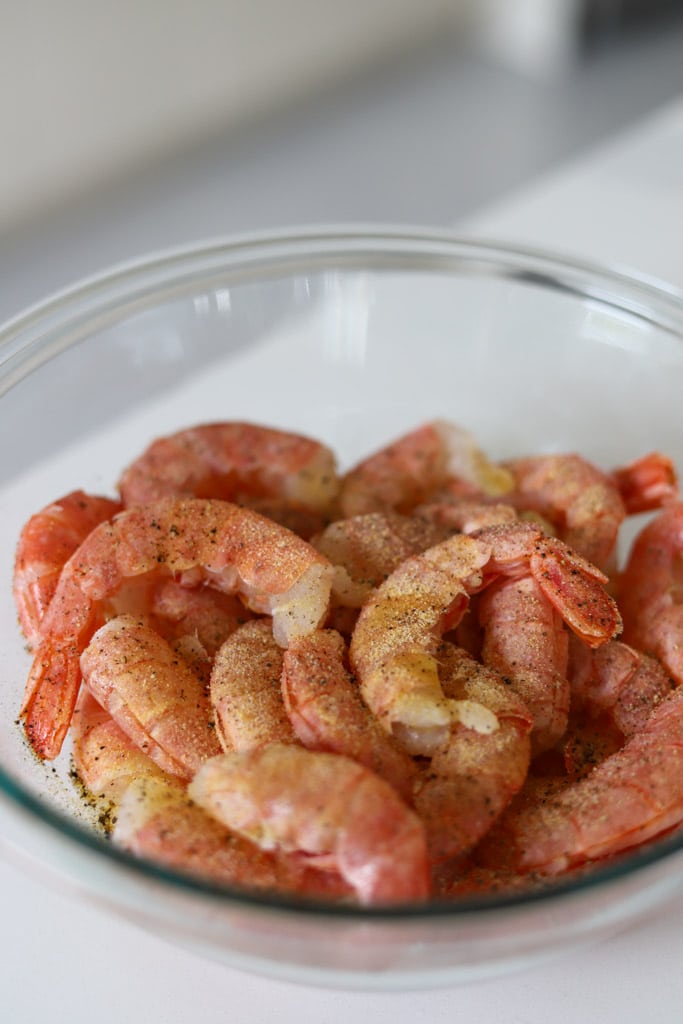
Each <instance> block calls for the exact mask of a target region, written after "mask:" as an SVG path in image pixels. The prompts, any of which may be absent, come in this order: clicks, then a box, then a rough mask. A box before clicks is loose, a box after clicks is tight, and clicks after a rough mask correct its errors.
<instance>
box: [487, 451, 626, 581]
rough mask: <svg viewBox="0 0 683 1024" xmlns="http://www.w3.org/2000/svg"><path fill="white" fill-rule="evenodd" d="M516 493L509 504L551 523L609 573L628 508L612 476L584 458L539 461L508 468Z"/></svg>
mask: <svg viewBox="0 0 683 1024" xmlns="http://www.w3.org/2000/svg"><path fill="white" fill-rule="evenodd" d="M505 466H506V468H507V469H509V470H510V472H511V473H512V475H513V477H514V480H515V489H514V490H513V491H512V492H511V493H510V494H507V495H506V498H505V500H506V501H507V502H509V503H510V504H512V505H514V506H515V507H516V508H518V509H531V510H534V511H536V512H539V513H540V514H541V515H542V516H544V517H545V518H546V519H548V520H549V521H550V522H551V523H553V525H554V526H555V527H556V528H557V530H558V531H559V536H560V537H561V538H562V540H563V541H564V542H565V543H566V544H567V545H568V546H569V547H570V548H572V550H573V551H576V552H577V554H579V555H583V557H584V558H586V559H588V561H589V562H592V563H593V564H594V565H597V566H598V567H599V568H603V567H604V566H605V565H607V564H608V562H609V559H610V556H611V554H612V552H613V550H614V547H615V544H616V540H617V534H618V532H619V527H620V526H621V524H622V522H623V521H624V518H625V516H626V508H625V507H624V502H623V501H622V498H621V494H620V493H619V489H618V487H617V486H616V484H615V483H614V481H613V479H612V478H611V477H610V476H609V474H607V473H603V472H602V470H600V469H598V468H597V466H594V465H592V463H590V462H587V461H586V459H584V458H582V457H581V456H580V455H573V454H571V455H538V456H530V457H528V458H521V459H513V460H511V461H509V462H506V463H505Z"/></svg>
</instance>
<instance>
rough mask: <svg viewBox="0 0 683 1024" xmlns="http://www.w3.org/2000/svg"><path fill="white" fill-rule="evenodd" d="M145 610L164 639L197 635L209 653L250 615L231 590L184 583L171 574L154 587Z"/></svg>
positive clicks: (169, 639) (179, 638)
mask: <svg viewBox="0 0 683 1024" xmlns="http://www.w3.org/2000/svg"><path fill="white" fill-rule="evenodd" d="M148 610H149V615H150V618H151V620H152V621H153V623H154V627H155V629H156V630H157V631H158V632H159V633H161V635H162V636H163V637H164V638H165V639H166V640H168V641H170V642H172V641H175V640H181V639H182V638H183V637H187V636H191V637H196V639H197V640H198V641H199V643H200V644H201V646H202V647H203V648H204V650H205V651H206V653H207V654H208V655H209V656H210V657H213V655H214V654H215V653H216V651H217V650H218V648H219V647H220V646H221V644H222V643H223V641H224V640H226V639H227V638H228V637H229V636H230V634H231V633H234V632H235V630H236V629H237V627H238V626H240V625H241V624H242V623H243V622H246V621H247V620H248V619H250V618H251V613H250V612H249V611H248V609H247V608H245V607H244V605H243V604H242V602H241V601H240V599H239V598H238V597H237V596H236V595H234V594H222V593H221V592H220V591H219V590H213V589H212V588H211V587H202V586H200V587H184V586H183V585H182V584H181V583H177V582H176V581H175V580H174V579H170V578H169V579H162V580H160V582H159V584H158V586H156V587H154V589H153V591H152V594H151V596H150V599H149V604H148Z"/></svg>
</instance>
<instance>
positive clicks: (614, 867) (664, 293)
mask: <svg viewBox="0 0 683 1024" xmlns="http://www.w3.org/2000/svg"><path fill="white" fill-rule="evenodd" d="M416 261H417V262H419V266H416ZM198 264H201V269H200V267H199V266H198ZM361 265H362V266H363V267H365V268H370V269H374V270H378V269H389V268H391V269H398V268H401V267H404V268H405V269H411V270H416V269H420V270H424V271H425V272H427V271H433V270H434V269H437V268H438V269H440V270H441V271H442V272H448V271H451V272H452V271H454V270H460V271H462V270H463V268H464V267H465V266H466V265H469V266H470V268H471V270H474V271H476V272H481V271H482V270H483V269H485V270H486V272H487V273H488V275H489V276H504V277H510V278H513V279H515V280H518V281H519V280H521V281H522V282H528V283H529V284H534V285H537V286H543V287H547V288H551V289H553V290H556V291H561V292H565V293H569V294H574V295H577V296H581V297H584V298H587V299H591V300H594V301H597V302H600V303H602V304H605V305H608V306H613V307H615V308H618V309H621V310H623V311H626V312H628V313H629V314H631V315H633V316H635V317H637V318H639V319H643V320H645V321H648V322H651V323H653V324H656V325H657V326H658V327H659V328H660V329H663V330H664V331H666V332H668V333H671V334H674V335H675V336H677V337H679V338H681V340H682V341H683V292H681V291H680V290H678V289H676V288H674V287H673V286H672V285H669V284H668V283H666V282H664V281H659V280H656V279H654V278H652V277H650V276H648V275H644V274H637V273H635V272H633V271H631V270H630V269H629V270H626V269H624V268H612V267H606V266H601V265H600V264H597V263H596V264H594V263H591V262H589V261H582V260H574V259H572V258H571V257H563V256H561V255H558V254H555V253H548V252H546V251H544V250H541V249H534V248H532V247H517V246H513V245H510V244H507V243H499V242H491V241H488V240H480V239H468V238H462V237H460V236H458V235H457V234H455V233H452V232H448V231H437V230H432V229H429V230H425V229H422V228H412V227H410V226H405V227H401V228H395V227H387V226H384V225H370V226H368V225H361V226H355V225H344V226H342V227H340V226H337V225H333V226H329V227H326V226H316V227H314V228H302V229H300V230H297V231H291V230H287V231H281V232H272V233H268V234H261V233H259V234H245V235H241V236H235V237H233V238H230V239H217V240H214V241H208V242H206V241H205V242H202V243H199V244H191V245H188V246H183V247H179V248H176V249H172V250H168V251H165V252H162V253H158V254H154V255H151V256H148V257H145V258H143V259H140V260H135V261H131V262H128V263H125V264H120V265H117V266H115V267H113V268H111V269H110V270H107V271H104V272H103V273H101V274H97V275H94V276H92V277H90V278H87V279H85V280H83V281H82V282H80V283H78V284H76V285H74V286H72V287H69V288H66V289H64V290H62V291H59V292H57V293H55V294H54V295H52V296H50V297H48V298H47V299H45V300H44V301H42V302H40V303H37V304H35V305H34V306H32V307H30V308H29V309H28V310H26V311H25V312H23V313H21V314H19V315H18V316H16V317H13V318H12V319H11V320H9V321H7V322H6V323H4V324H3V325H0V394H3V393H4V391H6V390H8V389H9V388H11V387H12V386H13V384H14V383H16V382H17V381H18V380H20V379H23V377H24V376H26V374H27V373H28V372H30V371H31V369H33V366H32V365H30V360H29V359H27V358H26V356H27V353H29V354H30V352H31V349H33V348H35V347H38V348H41V347H43V346H45V345H47V344H48V341H49V338H50V337H51V336H53V335H55V334H59V333H60V332H62V331H63V330H64V328H65V326H66V325H67V324H69V323H70V321H71V320H72V319H73V313H72V314H71V316H70V315H69V310H70V309H71V308H72V307H73V306H74V305H75V304H79V303H80V304H81V306H82V308H81V309H80V311H79V314H78V318H77V320H78V322H79V323H81V324H82V326H83V327H85V325H86V324H87V325H88V327H89V329H90V330H91V329H92V326H93V323H92V321H93V317H94V316H95V315H96V314H97V315H99V316H100V317H103V316H104V315H106V314H107V312H108V311H109V316H110V319H111V320H115V319H118V318H120V316H121V314H122V313H123V312H126V313H128V312H130V311H131V310H132V309H138V308H144V307H145V306H146V305H148V304H149V303H150V302H151V301H152V300H154V301H158V300H159V298H160V297H162V296H164V294H168V295H171V294H173V295H178V294H182V292H183V291H184V290H186V289H187V288H189V287H190V286H192V285H193V284H194V283H196V282H197V281H198V280H202V281H204V282H206V280H207V273H208V272H211V274H212V275H214V276H216V277H219V276H220V279H221V280H225V274H226V272H231V273H232V274H233V275H236V277H237V278H238V279H239V280H240V281H242V280H245V279H257V278H259V277H263V276H265V274H266V273H267V272H270V273H273V272H277V273H279V274H281V273H283V272H290V271H291V270H292V269H294V268H296V267H299V268H300V269H303V268H306V269H308V270H320V269H322V268H329V267H330V266H334V267H353V266H361ZM170 271H173V272H174V274H175V277H173V278H172V281H173V282H174V283H173V285H172V286H171V285H170V284H169V281H168V274H169V272H170ZM141 279H142V280H141ZM136 281H138V284H139V286H138V289H137V291H133V292H131V290H130V284H132V283H134V282H136ZM181 282H182V287H181ZM162 283H163V287H162ZM624 292H628V293H630V299H631V301H630V303H629V302H627V301H626V297H625V295H624ZM121 294H127V295H128V297H129V301H128V304H127V305H126V306H124V307H122V306H121V305H120V297H121ZM114 310H116V311H117V315H116V316H114V315H113V311H114ZM51 321H52V322H51ZM105 322H108V321H105ZM27 335H29V337H27ZM76 340H78V335H76V336H74V337H73V338H72V339H71V340H69V342H68V344H63V345H62V346H61V348H68V347H69V346H70V345H71V344H74V343H75V341H76ZM61 348H58V349H57V350H56V351H60V350H61ZM54 354H55V351H49V352H48V353H47V354H44V358H42V359H39V360H37V361H36V362H35V365H40V363H41V362H43V361H45V359H47V358H50V357H51V356H52V355H54ZM18 356H23V357H24V363H28V364H29V365H27V366H25V369H24V372H23V373H21V374H20V375H19V376H17V378H16V380H11V379H10V381H9V385H8V387H3V383H4V381H5V379H6V378H8V377H10V378H11V363H12V360H14V359H15V357H18ZM0 794H2V796H3V797H4V798H5V799H6V800H7V801H8V802H9V803H10V804H11V805H13V806H14V808H15V809H16V808H19V809H20V810H21V811H23V812H24V813H25V814H28V815H29V816H30V817H31V818H32V819H33V818H35V819H37V821H38V823H40V824H41V825H42V826H45V827H46V828H47V829H48V830H56V831H57V832H58V833H60V835H61V836H62V837H66V838H67V839H68V840H71V841H73V842H75V843H77V844H78V845H79V846H80V847H82V848H85V849H87V850H89V851H90V852H92V853H96V854H98V855H102V856H105V857H107V858H109V860H110V861H111V862H112V863H115V864H117V865H118V866H119V867H120V868H122V869H124V870H126V871H128V872H132V873H133V874H134V875H135V876H139V877H141V878H142V877H147V878H151V879H156V880H158V881H162V882H169V883H171V884H172V885H174V886H176V887H178V888H180V889H183V890H185V891H187V892H191V893H196V894H197V895H203V896H206V897H210V898H211V899H216V898H219V899H221V900H224V901H226V902H227V903H228V904H236V905H242V906H250V907H253V908H254V909H256V908H260V909H262V910H273V911H280V912H283V913H286V912H296V913H299V914H303V915H307V916H308V915H310V916H313V917H330V916H331V917H335V918H348V919H351V920H359V919H360V920H365V921H367V920H390V921H401V920H405V921H406V922H408V921H419V920H421V919H429V920H434V919H436V918H448V917H453V918H456V919H458V918H467V917H470V916H472V915H482V914H486V913H500V912H501V911H505V910H513V909H518V908H520V907H533V906H534V905H538V904H542V903H548V902H550V901H551V900H552V901H555V900H560V899H566V898H571V897H572V896H573V895H576V894H579V893H584V892H586V891H589V890H591V889H593V888H596V887H598V886H604V885H605V884H606V883H610V882H618V881H619V880H622V879H624V878H627V877H629V876H630V875H632V874H634V873H635V872H638V871H640V870H641V869H642V868H645V867H648V866H651V865H655V864H658V863H660V862H662V861H664V860H665V859H667V858H669V857H672V856H673V855H674V854H675V853H677V852H681V851H683V833H678V834H672V835H668V836H664V837H663V838H660V839H658V840H655V841H653V842H651V843H649V844H647V845H646V846H645V847H644V848H638V849H636V850H634V851H632V852H626V853H625V854H624V855H622V856H620V857H618V858H615V859H614V860H612V861H608V862H605V863H604V864H597V866H594V867H591V869H590V871H588V872H587V873H586V874H585V875H581V876H580V877H579V878H572V877H568V878H566V879H561V880H551V881H550V882H549V884H548V886H547V887H546V888H542V889H538V890H535V891H531V892H526V893H514V892H512V893H508V894H496V895H495V896H486V895H480V896H473V897H467V898H462V899H460V900H458V901H457V902H455V901H437V900H434V901H431V902H430V903H429V904H426V905H399V906H386V907H359V906H354V905H342V904H338V903H326V902H324V901H322V900H315V901H308V900H306V899H303V898H302V899H294V898H292V897H289V896H279V895H278V894H274V893H267V894H265V893H259V892H258V891H243V890H240V889H234V888H231V887H229V886H221V885H216V884H214V883H211V882H205V881H203V880H201V879H199V878H196V877H193V876H189V875H184V874H182V873H180V872H174V871H170V870H168V869H166V868H163V867H161V866H159V865H158V864H155V863H152V862H150V861H146V860H142V859H139V858H137V857H134V856H132V855H131V854H129V853H127V852H126V851H125V850H121V849H118V848H117V847H115V846H113V845H112V844H111V843H110V842H109V841H108V840H107V839H106V838H103V837H102V836H100V835H99V834H98V833H96V832H94V831H91V830H89V829H86V828H85V827H83V826H81V825H79V824H77V823H76V822H75V821H73V820H72V819H70V818H69V817H67V816H66V815H64V814H60V813H59V812H58V811H56V810H54V809H53V808H51V807H49V806H48V805H46V804H44V803H42V802H41V801H40V800H39V799H37V798H36V797H34V796H33V795H32V794H31V793H30V792H29V791H28V790H27V789H25V788H24V787H23V786H22V785H21V784H20V783H19V782H17V780H16V779H15V778H13V777H12V776H11V775H10V774H8V773H7V772H6V771H5V770H4V769H3V768H2V766H0Z"/></svg>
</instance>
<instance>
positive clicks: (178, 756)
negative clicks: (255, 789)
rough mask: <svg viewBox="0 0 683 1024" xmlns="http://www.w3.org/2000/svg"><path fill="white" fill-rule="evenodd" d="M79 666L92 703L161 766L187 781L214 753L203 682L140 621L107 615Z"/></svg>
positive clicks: (215, 741)
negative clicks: (105, 712) (99, 706)
mask: <svg viewBox="0 0 683 1024" xmlns="http://www.w3.org/2000/svg"><path fill="white" fill-rule="evenodd" d="M81 671H82V673H83V679H84V682H85V685H86V686H87V688H88V690H89V691H90V693H91V694H92V695H93V697H95V699H96V700H97V702H98V703H99V704H100V705H101V706H102V707H103V708H105V710H106V711H108V712H109V714H110V715H111V716H112V718H113V719H114V721H115V722H116V723H117V724H118V725H119V726H120V727H121V728H122V729H123V731H124V732H125V733H126V734H127V735H128V736H130V738H131V739H132V740H133V742H134V743H136V744H137V746H138V747H139V748H140V750H142V752H143V753H145V754H148V755H149V757H151V759H152V760H153V761H154V762H155V763H156V764H158V765H159V767H160V768H161V769H162V770H163V771H165V772H168V773H169V774H171V775H177V776H178V777H179V778H181V779H186V780H188V781H189V779H191V778H192V776H193V775H194V773H195V772H196V770H197V769H198V768H199V766H200V765H201V764H202V762H204V761H206V760H208V758H210V757H213V756H214V755H215V754H218V753H220V749H221V747H220V744H219V742H218V739H217V737H216V732H215V729H214V722H213V715H212V713H211V707H210V704H209V701H208V698H207V696H206V694H205V692H204V688H203V686H202V685H201V683H200V681H199V680H198V679H197V677H196V676H195V675H194V674H193V673H192V672H191V670H190V669H189V668H188V667H187V665H186V663H185V662H184V661H183V660H182V658H179V657H178V656H177V655H176V654H175V653H174V652H173V650H172V648H171V647H170V646H169V645H168V644H167V643H166V641H165V640H162V638H161V637H160V636H159V635H158V634H157V633H155V632H154V630H153V629H152V628H151V627H150V626H149V625H147V623H146V622H144V621H143V620H140V619H136V618H134V617H133V616H132V615H119V616H117V617H116V618H114V619H110V620H109V622H107V623H106V624H105V625H104V626H102V627H101V628H100V629H98V630H97V632H96V633H95V635H94V636H93V638H92V640H91V641H90V643H89V644H88V646H87V647H86V649H85V650H84V652H83V654H82V655H81Z"/></svg>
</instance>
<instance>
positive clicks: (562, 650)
mask: <svg viewBox="0 0 683 1024" xmlns="http://www.w3.org/2000/svg"><path fill="white" fill-rule="evenodd" d="M478 619H479V623H480V625H481V626H482V627H483V630H484V632H483V639H482V647H481V658H482V661H483V662H484V664H485V665H488V666H489V667H490V668H492V669H495V671H496V672H498V673H499V674H500V675H501V676H502V677H503V678H504V679H506V680H507V681H508V683H509V684H510V686H511V687H512V689H513V690H514V692H515V693H516V694H518V695H519V696H520V697H521V698H522V700H523V701H524V703H525V704H526V706H527V707H528V709H529V711H530V712H531V714H532V715H533V722H534V730H533V734H532V738H531V744H532V752H533V754H534V756H536V755H537V754H539V753H541V752H542V751H544V750H549V749H550V748H551V747H553V746H555V744H556V743H557V741H558V740H559V739H560V738H561V737H562V735H563V734H564V732H565V729H566V728H567V720H568V717H569V698H570V687H569V680H568V679H567V657H568V652H567V641H568V634H567V632H566V631H565V629H564V626H563V622H562V616H561V615H560V614H559V612H558V611H557V610H556V609H555V608H554V607H553V605H552V604H551V603H550V601H549V600H548V599H547V598H546V596H545V594H544V593H543V589H542V587H541V586H540V585H539V583H538V582H537V581H536V580H535V579H534V577H533V576H525V577H523V578H521V579H502V580H497V581H496V582H495V583H493V585H492V586H491V587H489V588H488V589H487V590H486V591H485V593H483V594H482V595H481V598H480V600H479V608H478Z"/></svg>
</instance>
